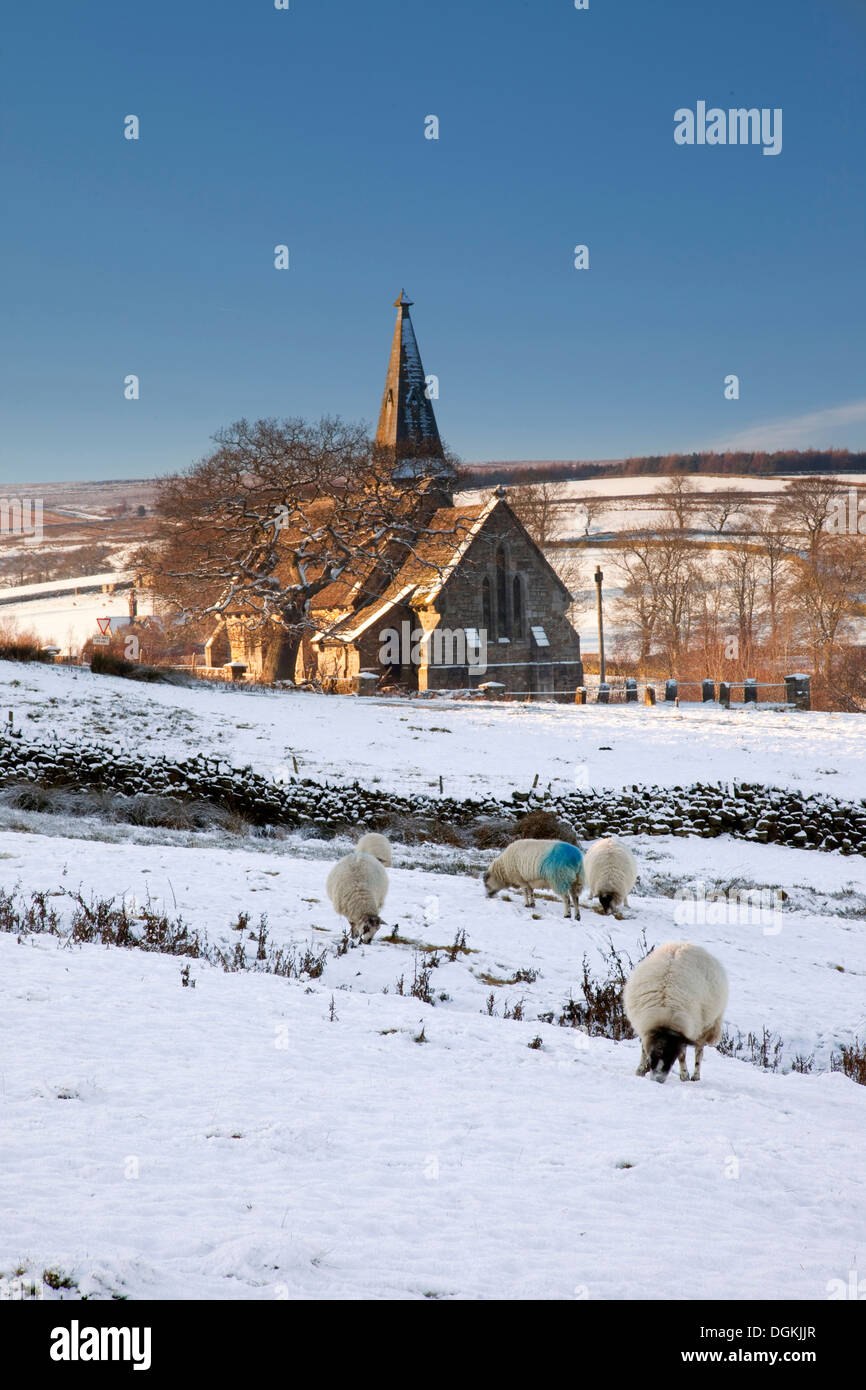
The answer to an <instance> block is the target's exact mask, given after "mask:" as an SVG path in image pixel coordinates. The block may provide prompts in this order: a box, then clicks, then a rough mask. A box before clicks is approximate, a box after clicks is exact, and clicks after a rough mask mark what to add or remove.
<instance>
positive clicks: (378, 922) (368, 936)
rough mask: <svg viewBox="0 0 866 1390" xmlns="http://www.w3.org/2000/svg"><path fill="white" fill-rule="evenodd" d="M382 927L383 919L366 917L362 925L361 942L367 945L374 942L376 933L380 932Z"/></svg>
mask: <svg viewBox="0 0 866 1390" xmlns="http://www.w3.org/2000/svg"><path fill="white" fill-rule="evenodd" d="M381 926H382V918H381V917H365V918H364V920H363V922H362V923H361V930H360V933H359V935H360V937H361V940H362V941H363V942H364V943H365V944H366V945H369V944H370V942H371V941H372V940H373V937H374V936H375V935H376V932H377V931H378V930H379V928H380V927H381Z"/></svg>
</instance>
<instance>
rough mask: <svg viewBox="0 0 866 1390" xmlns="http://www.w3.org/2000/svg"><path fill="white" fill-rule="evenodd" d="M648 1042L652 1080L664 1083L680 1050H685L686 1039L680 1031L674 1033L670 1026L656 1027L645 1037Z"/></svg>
mask: <svg viewBox="0 0 866 1390" xmlns="http://www.w3.org/2000/svg"><path fill="white" fill-rule="evenodd" d="M647 1042H648V1044H649V1069H650V1072H651V1073H652V1077H653V1080H654V1081H659V1082H661V1083H664V1082H665V1081H667V1079H668V1073H669V1072H670V1069H671V1067H672V1066H673V1064H674V1062H675V1061H676V1060H677V1058H678V1057H679V1055H680V1053H681V1052H684V1051H685V1048H686V1045H687V1039H686V1038H684V1037H683V1035H682V1033H674V1032H673V1031H672V1030H671V1029H670V1028H657V1029H656V1030H655V1032H654V1033H650V1036H649V1038H648V1039H647Z"/></svg>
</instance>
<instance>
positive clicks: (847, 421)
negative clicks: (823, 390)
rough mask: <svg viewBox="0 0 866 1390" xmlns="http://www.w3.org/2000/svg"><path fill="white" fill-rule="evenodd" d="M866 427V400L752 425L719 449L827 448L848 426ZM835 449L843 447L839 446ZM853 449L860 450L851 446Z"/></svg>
mask: <svg viewBox="0 0 866 1390" xmlns="http://www.w3.org/2000/svg"><path fill="white" fill-rule="evenodd" d="M864 423H866V400H862V401H852V402H851V403H850V404H849V405H836V406H833V407H831V409H829V410H816V411H814V412H813V413H812V414H811V415H795V416H792V417H791V419H789V420H776V421H773V422H772V423H768V424H765V425H750V426H749V427H748V428H746V429H744V430H740V431H739V432H738V433H737V434H732V435H729V436H728V437H727V438H726V439H725V441H724V443H722V444H719V445H717V446H716V447H717V448H719V449H766V450H767V451H768V452H770V453H771V452H772V451H773V450H774V449H800V448H815V449H821V448H827V447H829V445H830V441H829V435H830V434H831V432H832V431H834V430H837V429H839V428H841V427H844V426H850V425H861V424H864ZM835 447H837V448H838V447H839V445H838V442H837V443H836V445H835ZM849 447H855V448H856V447H857V446H856V444H855V445H849Z"/></svg>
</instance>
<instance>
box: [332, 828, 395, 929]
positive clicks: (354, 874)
mask: <svg viewBox="0 0 866 1390" xmlns="http://www.w3.org/2000/svg"><path fill="white" fill-rule="evenodd" d="M371 841H374V842H377V843H375V844H373V845H370V842H371ZM362 845H370V848H371V849H375V850H376V856H375V857H374V855H373V854H372V853H369V854H368V853H366V852H365V850H364V849H362V848H361V846H362ZM383 855H387V859H386V860H385V861H384V862H386V863H388V864H390V863H391V846H390V845H389V844H388V841H387V840H386V839H385V837H384V836H383V835H364V836H363V838H362V839H361V840H360V841H359V843H358V848H357V849H356V850H355V851H354V852H353V853H352V854H347V855H345V857H344V858H343V859H338V860H337V862H336V864H335V865H334V867H333V868H332V869H331V872H330V873H329V874H328V877H327V880H326V882H325V889H326V891H327V894H328V897H329V898H330V899H331V902H332V903H333V904H334V910H335V911H336V912H339V914H340V916H341V917H347V918H348V919H349V926H350V927H351V930H352V936H355V937H358V936H359V937H360V938H361V940H362V941H365V942H370V941H372V940H373V937H374V936H375V935H376V932H377V931H378V930H379V928H380V927H381V925H382V918H381V917H380V916H379V913H380V912H381V910H382V906H383V904H384V902H385V895H386V894H387V892H388V875H387V874H386V872H385V870H384V868H383V867H382V863H380V859H381V858H382V856H383Z"/></svg>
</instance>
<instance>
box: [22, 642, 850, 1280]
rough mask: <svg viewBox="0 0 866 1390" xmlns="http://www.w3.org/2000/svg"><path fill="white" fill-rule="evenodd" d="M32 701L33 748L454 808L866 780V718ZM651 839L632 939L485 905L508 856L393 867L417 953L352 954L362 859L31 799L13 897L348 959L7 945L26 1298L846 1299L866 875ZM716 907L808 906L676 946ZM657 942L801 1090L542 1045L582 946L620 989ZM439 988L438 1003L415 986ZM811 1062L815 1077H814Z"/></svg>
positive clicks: (172, 698) (404, 859)
mask: <svg viewBox="0 0 866 1390" xmlns="http://www.w3.org/2000/svg"><path fill="white" fill-rule="evenodd" d="M16 682H17V683H16ZM7 709H12V710H13V714H14V721H15V725H16V726H20V727H21V728H22V729H23V730H24V733H25V736H26V737H27V738H38V737H39V735H40V732H41V731H44V732H45V733H46V734H47V733H49V732H56V733H57V734H58V735H59V736H61V737H63V738H64V739H67V738H76V737H78V738H86V739H89V740H93V741H94V742H99V743H101V744H103V745H108V746H112V745H120V744H122V745H123V746H125V747H127V748H134V749H138V750H139V751H141V752H142V753H143V754H149V753H153V754H156V753H160V752H166V753H170V754H171V755H172V756H181V755H183V754H186V753H190V752H197V751H208V752H211V751H214V750H218V751H219V752H220V753H221V754H222V755H223V756H224V757H229V758H231V759H232V760H233V761H236V762H238V763H247V762H251V763H253V764H254V765H255V766H257V767H258V768H260V769H262V770H268V769H270V770H271V771H272V772H274V771H278V770H279V768H280V767H281V766H283V767H285V766H286V765H287V764H288V766H289V768H291V758H292V756H297V758H298V761H299V764H300V771H301V774H302V775H308V776H315V777H317V778H322V777H324V776H328V777H330V778H332V779H338V778H339V779H345V778H353V777H357V778H359V779H360V780H361V781H362V782H365V783H371V782H372V781H373V779H374V778H378V779H380V785H381V786H383V787H394V788H399V789H401V790H406V789H408V788H417V789H418V790H426V789H428V787H429V784H430V783H431V782H432V781H434V780H435V779H438V775H439V773H440V772H442V773H443V776H444V781H445V785H446V788H447V789H448V790H449V791H451V792H453V793H454V794H460V793H467V794H468V793H477V792H478V791H480V790H485V791H486V790H489V791H492V792H495V793H496V794H505V793H507V792H509V791H511V790H512V789H514V788H523V789H525V788H527V787H528V786H529V785H530V784H531V781H532V778H533V776H534V774H535V772H536V771H538V772H539V773H540V781H541V783H542V785H545V784H546V783H547V781H553V782H554V785H556V782H557V780H558V781H559V783H560V785H561V787H562V788H563V789H565V788H567V787H568V786H569V785H573V779H574V778H575V777H576V776H578V775H579V776H580V778H581V780H582V781H583V780H585V779H587V778H588V781H589V783H590V785H599V786H610V787H614V786H618V785H621V784H623V783H630V782H632V781H636V782H638V781H647V782H675V781H676V782H687V781H690V780H692V778H694V777H701V778H703V779H705V780H710V779H714V778H731V777H734V776H740V777H745V778H747V779H748V780H752V781H763V782H766V783H768V784H777V785H793V786H796V787H798V788H799V789H801V790H802V789H811V788H812V787H817V788H820V789H821V790H826V791H832V792H833V793H834V794H836V795H840V796H856V797H859V796H861V795H862V794H863V787H864V776H863V770H864V754H866V733H864V732H863V731H862V730H863V727H864V726H863V724H862V721H860V720H858V718H857V717H856V716H844V715H824V714H815V715H794V714H779V713H776V712H770V711H763V710H759V711H756V712H755V711H753V712H750V713H749V714H745V713H742V714H741V713H740V712H731V713H722V712H721V711H712V710H703V709H701V708H696V709H694V710H689V709H687V708H683V709H681V710H680V711H665V710H660V709H658V708H657V709H655V710H647V709H645V708H644V707H638V708H625V707H609V708H607V709H602V710H599V709H598V708H593V707H586V708H584V709H575V708H573V707H565V706H535V705H534V706H515V705H487V706H484V705H460V706H456V705H449V704H448V703H445V702H441V703H440V702H436V703H432V704H426V703H424V702H420V701H414V702H413V701H404V702H385V701H375V700H357V699H355V700H352V699H350V698H345V699H342V698H338V697H318V696H314V695H304V694H291V693H289V694H278V693H273V694H272V693H265V692H257V691H252V690H247V691H231V690H222V689H219V688H212V687H201V688H194V689H192V690H187V689H177V688H173V687H160V686H147V687H143V686H135V685H133V684H131V683H130V682H126V681H119V680H115V679H113V678H100V677H94V676H92V675H91V674H90V673H89V672H87V671H83V670H82V671H79V670H75V669H61V668H52V667H47V668H35V667H32V666H24V665H12V664H10V663H0V712H2V713H3V714H4V716H5V712H6V711H7ZM580 767H583V768H584V769H585V770H586V771H585V772H584V773H581V774H578V773H577V772H576V771H575V769H576V768H580ZM633 846H634V849H635V852H636V854H637V857H638V861H639V865H640V871H641V878H640V882H639V885H638V888H637V891H636V893H635V894H634V895H633V896H632V903H631V909H630V911H629V912H628V913H627V914H626V916H625V917H624V918H623V920H621V921H617V920H615V919H613V918H602V917H601V916H598V915H597V914H596V913H594V912H593V911H592V909H591V908H589V907H584V909H583V913H582V918H581V921H580V922H572V921H566V920H564V919H563V918H562V916H561V915H560V913H561V908H560V905H559V904H558V902H555V901H553V900H551V899H550V898H547V897H543V896H540V897H539V901H538V907H537V909H536V911H535V914H534V915H533V913H531V912H529V911H527V910H526V909H524V907H523V906H522V902H520V901H518V895H513V898H512V900H509V897H508V896H500V897H499V898H497V899H494V900H489V901H488V900H487V899H486V898H485V895H484V892H483V889H482V886H481V884H480V883H479V882H478V879H477V876H476V875H477V873H478V871H479V870H480V868H481V866H482V864H483V863H484V862H486V860H487V859H489V857H490V853H486V854H485V852H483V851H478V850H452V849H449V848H448V847H446V846H441V845H417V846H397V847H396V852H395V865H394V868H393V869H392V871H391V888H390V892H389V897H388V901H387V903H386V906H385V912H384V915H385V919H386V922H387V923H388V927H391V926H394V925H396V926H397V928H398V939H397V940H394V941H391V940H388V939H387V938H388V929H387V928H386V929H383V930H382V931H381V932H380V933H379V936H378V937H377V938H376V939H375V940H374V942H373V943H372V944H371V945H369V946H363V947H358V948H353V949H350V950H349V951H347V952H346V953H345V954H342V955H338V954H337V953H336V948H337V947H338V945H339V943H340V940H341V937H342V923H341V922H340V921H339V920H338V919H337V918H336V917H335V915H334V913H333V910H332V908H331V906H330V904H329V902H328V900H327V898H326V896H325V892H324V881H325V877H326V874H327V871H328V868H329V867H330V864H331V863H332V862H333V860H334V859H335V858H336V857H338V856H339V855H340V854H341V853H343V852H345V850H346V849H347V848H348V842H347V841H332V842H325V841H320V840H310V839H306V840H305V839H301V838H299V837H298V836H293V837H289V838H287V839H284V840H276V841H275V840H267V839H250V840H245V839H242V838H240V837H238V836H230V835H228V834H224V833H223V832H207V833H205V832H201V833H199V832H171V831H168V830H146V829H141V830H139V829H137V828H135V827H131V826H126V825H107V824H102V823H101V822H99V821H98V820H96V819H95V818H93V819H91V818H80V819H75V818H71V817H59V816H51V815H47V814H37V813H32V812H31V813H25V812H17V811H12V810H10V809H9V808H3V810H2V814H0V889H3V890H5V891H6V892H9V893H14V892H20V893H22V894H23V895H24V896H25V897H27V898H29V895H30V894H31V893H32V892H34V891H44V892H47V893H48V894H51V895H53V896H51V897H49V899H48V901H49V903H51V904H53V906H54V907H55V908H56V910H57V911H58V913H59V914H60V916H61V918H62V919H64V921H67V922H68V917H69V913H70V910H71V900H70V899H69V898H68V897H65V896H63V890H66V891H67V892H81V893H83V895H84V897H85V899H86V900H89V899H90V897H91V895H97V896H103V897H116V898H117V899H118V900H119V899H120V898H121V897H123V899H124V901H125V902H126V903H127V905H128V907H129V908H130V911H131V912H135V911H136V910H140V909H141V908H142V907H143V906H144V905H146V904H148V903H149V904H150V905H151V906H154V907H157V908H164V909H165V910H166V911H167V912H168V914H169V915H170V916H175V915H177V914H180V915H182V916H183V918H184V920H185V921H186V922H187V923H189V925H190V927H192V928H196V929H198V930H199V931H204V932H206V933H207V936H208V938H209V939H210V941H211V942H213V943H216V944H218V945H220V946H221V947H222V948H223V949H225V948H229V949H234V947H235V946H236V944H237V943H238V941H240V940H243V941H245V944H246V955H247V960H248V962H250V963H252V961H253V960H254V958H255V954H256V950H255V942H254V941H253V940H251V939H250V936H249V933H250V932H253V931H255V930H256V929H257V926H258V921H259V915H260V914H261V913H266V914H267V918H268V930H269V942H270V943H271V944H272V945H274V946H278V947H279V946H284V947H288V946H290V945H293V944H294V945H296V946H297V947H299V948H300V949H304V948H305V947H307V946H310V948H311V949H312V950H313V951H314V952H322V951H323V950H325V951H326V952H327V959H326V962H325V965H324V970H323V972H322V974H321V975H320V976H318V977H317V978H311V979H307V978H304V979H301V980H297V979H288V978H283V977H279V976H274V975H270V974H264V973H255V972H251V971H235V972H230V973H224V972H223V971H222V970H220V969H218V968H216V967H215V966H211V965H209V964H207V963H205V962H204V961H192V962H191V964H190V975H191V979H192V981H193V982H194V987H185V986H184V984H183V982H182V974H181V972H182V968H183V965H184V962H183V961H182V960H181V959H179V958H177V957H168V956H164V955H156V954H147V953H144V952H142V951H138V950H122V949H118V948H113V947H105V946H99V945H94V944H90V943H88V944H80V945H69V944H68V943H66V942H65V941H63V940H58V939H57V938H56V937H53V936H49V935H36V936H33V935H22V936H21V937H20V939H19V936H18V934H17V933H15V932H0V988H2V1002H3V1007H2V1009H0V1046H2V1057H3V1062H2V1064H0V1093H2V1105H3V1109H4V1130H5V1135H4V1161H3V1164H2V1167H0V1294H2V1293H3V1292H4V1291H8V1290H9V1289H13V1288H14V1287H15V1282H14V1281H15V1280H16V1279H18V1280H22V1279H23V1280H27V1279H31V1278H32V1279H34V1280H35V1281H36V1282H37V1284H38V1283H40V1281H41V1279H42V1275H43V1271H46V1270H48V1271H51V1272H52V1273H51V1281H52V1283H55V1284H59V1285H60V1286H61V1287H60V1288H59V1289H53V1288H51V1287H45V1288H44V1290H43V1292H44V1294H45V1296H46V1297H49V1298H56V1297H61V1296H63V1297H66V1298H78V1297H79V1296H80V1295H81V1294H83V1293H86V1294H88V1295H90V1296H92V1297H97V1298H110V1297H119V1296H120V1297H124V1296H125V1297H129V1298H131V1299H139V1298H146V1297H157V1298H174V1299H189V1298H196V1297H204V1298H210V1299H216V1298H232V1299H234V1298H237V1299H264V1300H271V1299H282V1298H290V1299H291V1298H297V1297H308V1298H309V1297H312V1298H322V1299H343V1298H356V1297H357V1298H373V1299H377V1298H388V1297H395V1298H401V1299H403V1298H408V1299H415V1298H418V1299H420V1298H424V1297H430V1298H446V1299H447V1298H452V1299H453V1298H461V1299H462V1298H470V1299H471V1298H481V1299H488V1298H526V1297H540V1298H550V1299H583V1298H588V1299H599V1298H651V1299H679V1298H689V1297H697V1298H726V1299H728V1298H729V1299H737V1300H740V1299H756V1298H783V1299H807V1298H818V1299H822V1298H826V1297H827V1295H828V1285H829V1284H830V1281H833V1280H840V1281H843V1282H845V1283H847V1281H848V1279H849V1274H850V1271H851V1270H857V1269H859V1270H860V1273H861V1277H862V1273H863V1270H864V1266H866V1189H864V1185H863V1183H862V1136H863V1132H864V1123H866V1088H864V1087H861V1086H857V1085H856V1084H854V1082H852V1081H850V1080H848V1079H847V1078H845V1077H844V1076H842V1075H841V1074H839V1073H831V1072H829V1071H827V1070H825V1069H826V1068H827V1067H828V1065H829V1057H830V1054H831V1052H832V1051H833V1049H834V1048H835V1047H836V1046H837V1045H838V1044H839V1043H842V1042H845V1043H849V1042H851V1041H852V1040H853V1039H854V1038H855V1037H858V1036H859V1037H860V1038H861V1039H862V1038H863V1037H864V1036H866V984H864V982H866V932H864V918H866V863H864V861H863V860H862V859H861V858H860V857H857V856H851V857H848V858H843V857H841V856H839V855H836V854H825V853H819V852H814V851H801V850H795V849H789V848H784V847H781V846H774V845H760V844H749V843H746V842H744V841H742V840H732V839H728V838H720V839H714V840H703V839H674V838H672V837H667V836H658V837H638V838H637V839H636V840H635V841H634V842H633ZM699 882H706V883H707V884H728V883H732V882H735V883H739V884H745V885H749V886H751V887H757V888H771V889H772V890H774V891H778V890H782V894H781V896H780V899H779V902H780V906H779V909H778V912H777V913H776V914H774V915H773V917H772V918H771V919H770V918H767V917H764V918H758V917H754V916H753V917H752V918H751V919H749V920H741V919H740V917H738V916H737V914H736V913H733V914H732V913H728V914H727V915H724V914H723V920H720V921H712V920H711V921H710V922H707V923H700V922H697V923H692V924H691V925H690V924H688V923H684V922H683V921H682V918H681V912H680V914H679V915H678V905H677V903H676V901H675V899H674V894H675V892H676V891H677V890H678V889H683V888H684V887H685V888H689V887H693V886H694V885H696V884H698V883H699ZM509 896H511V895H509ZM240 913H248V914H249V917H250V920H249V923H248V925H247V926H246V928H244V929H242V930H240V931H239V930H237V929H236V924H237V921H238V915H239V914H240ZM709 915H711V916H712V914H709ZM461 930H465V932H466V946H467V947H468V950H467V951H466V952H459V951H458V952H456V953H455V959H454V960H452V959H450V955H449V952H448V949H447V948H448V947H449V946H451V944H452V943H453V942H454V941H455V938H456V937H457V934H458V932H460V931H461ZM644 933H645V935H646V940H647V942H648V944H649V945H654V944H657V943H659V942H661V941H664V940H670V939H672V938H676V937H687V938H688V939H691V940H695V941H698V942H700V943H701V944H703V945H706V946H707V947H708V948H709V949H710V950H712V951H713V952H714V953H715V954H717V955H718V956H719V958H720V959H721V960H722V961H723V962H724V964H725V967H726V969H727V971H728V974H729V977H730V981H731V999H730V1004H729V1008H728V1011H727V1023H728V1027H729V1029H730V1030H731V1032H732V1033H733V1034H736V1033H737V1032H738V1031H739V1032H741V1033H742V1034H743V1035H745V1034H747V1033H748V1032H754V1033H757V1034H758V1035H760V1033H761V1031H762V1029H764V1028H767V1029H769V1030H770V1032H772V1033H774V1034H778V1035H779V1036H780V1037H781V1038H782V1039H783V1041H784V1044H785V1055H784V1063H783V1065H784V1068H785V1069H784V1071H783V1070H780V1071H777V1072H772V1073H769V1072H764V1071H761V1070H759V1069H757V1068H756V1067H754V1066H752V1065H750V1064H748V1063H747V1062H744V1061H741V1060H737V1059H733V1058H728V1057H724V1056H721V1055H720V1054H718V1053H717V1052H715V1051H712V1050H711V1051H709V1052H708V1053H707V1055H706V1057H705V1061H704V1067H703V1080H702V1082H701V1083H700V1084H699V1085H694V1086H692V1085H688V1086H683V1085H681V1084H680V1083H679V1082H678V1081H677V1080H676V1079H675V1078H672V1079H671V1080H670V1081H669V1082H668V1084H667V1085H666V1086H664V1087H660V1086H656V1085H653V1084H652V1083H651V1082H649V1081H647V1080H646V1079H644V1078H637V1077H635V1076H634V1069H635V1066H636V1064H637V1057H638V1044H637V1043H636V1042H633V1041H632V1042H622V1043H616V1042H612V1041H609V1040H607V1039H605V1038H588V1037H586V1036H585V1034H583V1033H581V1032H580V1031H578V1030H575V1029H571V1028H567V1027H558V1026H557V1025H556V1022H555V1021H554V1022H546V1021H540V1019H539V1016H540V1015H544V1016H548V1015H550V1014H551V1013H552V1014H553V1015H554V1018H555V1017H556V1016H557V1015H559V1013H561V1011H562V1009H563V1007H564V1006H565V1005H566V1003H567V1000H568V999H569V997H570V996H571V995H573V996H574V997H575V998H577V997H579V986H580V980H581V975H582V961H583V956H584V954H586V955H587V957H588V959H589V964H590V968H591V971H592V973H593V974H594V975H597V976H601V975H602V974H603V972H604V957H605V954H606V952H607V951H608V949H609V946H610V944H611V943H612V944H613V946H614V947H615V948H617V949H618V950H620V951H623V952H626V953H629V954H631V955H632V956H633V957H636V955H637V954H638V953H639V951H640V950H641V945H640V938H641V936H642V934H644ZM430 947H437V948H439V949H438V950H436V951H433V952H431V951H430V950H429V949H426V950H425V948H430ZM425 962H426V964H427V965H428V966H429V967H430V972H429V981H430V990H431V994H432V999H433V1001H434V1002H433V1003H432V1004H431V1003H425V1002H423V1001H422V1000H421V999H419V998H417V997H413V996H411V995H410V993H409V991H410V990H411V988H412V982H413V979H414V978H415V977H416V976H417V972H418V971H419V970H420V969H422V968H423V966H424V964H425ZM401 990H402V993H401ZM491 996H492V1002H491ZM332 1001H333V1002H332ZM489 1009H492V1013H490V1012H488V1010H489ZM515 1009H516V1010H517V1012H518V1017H517V1018H515V1017H513V1015H514V1013H515ZM521 1015H522V1017H521ZM422 1030H423V1031H422ZM421 1037H423V1041H417V1039H419V1038H421ZM536 1039H540V1042H541V1046H532V1047H531V1046H530V1044H531V1043H535V1040H536ZM798 1053H799V1054H801V1055H802V1056H803V1057H813V1058H814V1064H815V1067H816V1071H815V1072H814V1073H813V1074H811V1075H800V1074H797V1073H793V1072H790V1071H789V1070H788V1067H789V1065H790V1061H791V1059H792V1058H793V1057H794V1056H796V1054H798ZM64 1281H68V1283H65V1282H64Z"/></svg>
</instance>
